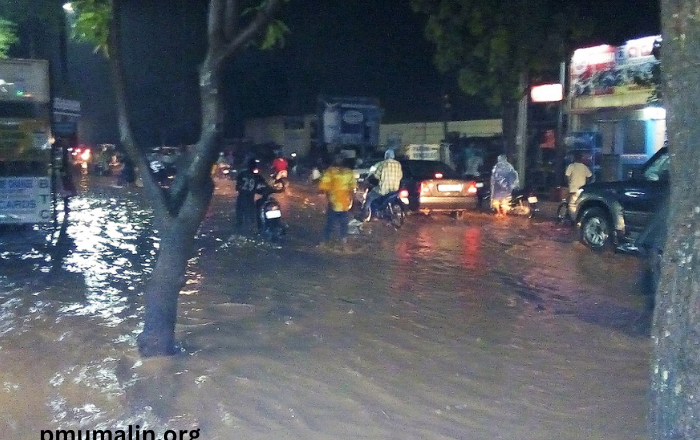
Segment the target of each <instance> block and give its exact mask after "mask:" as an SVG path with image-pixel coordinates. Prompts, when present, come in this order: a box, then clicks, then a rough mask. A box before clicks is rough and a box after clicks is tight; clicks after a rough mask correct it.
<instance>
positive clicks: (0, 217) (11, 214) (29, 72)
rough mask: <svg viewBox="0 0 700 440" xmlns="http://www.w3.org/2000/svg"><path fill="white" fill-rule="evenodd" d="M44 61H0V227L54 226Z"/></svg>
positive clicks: (53, 180)
mask: <svg viewBox="0 0 700 440" xmlns="http://www.w3.org/2000/svg"><path fill="white" fill-rule="evenodd" d="M51 116H52V108H51V99H50V88H49V66H48V61H46V60H33V59H32V60H25V59H6V60H0V225H22V224H40V223H49V222H52V221H53V222H55V220H56V203H55V201H56V199H55V188H56V183H57V176H56V155H57V154H56V147H55V146H54V145H53V142H52V138H51V120H52V117H51Z"/></svg>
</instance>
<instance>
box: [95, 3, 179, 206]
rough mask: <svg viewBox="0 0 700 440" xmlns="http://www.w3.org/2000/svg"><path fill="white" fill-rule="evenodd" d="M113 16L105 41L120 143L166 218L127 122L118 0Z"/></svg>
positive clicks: (165, 203) (164, 202) (163, 199)
mask: <svg viewBox="0 0 700 440" xmlns="http://www.w3.org/2000/svg"><path fill="white" fill-rule="evenodd" d="M110 6H111V11H112V15H111V17H110V20H109V33H108V40H107V51H108V54H109V67H110V74H111V76H112V83H113V84H114V92H115V99H116V102H117V110H118V111H117V113H118V118H119V140H120V142H121V145H122V147H124V149H125V150H126V154H127V156H128V157H129V158H130V159H131V160H132V161H133V162H134V165H135V166H136V167H138V169H139V175H140V176H141V180H142V181H143V183H144V188H145V190H146V193H147V195H148V198H149V199H150V200H151V201H152V203H153V210H154V211H155V212H156V215H157V216H158V215H159V214H160V217H161V218H165V214H166V213H167V212H168V200H167V196H166V195H165V194H164V193H163V191H161V189H160V186H159V185H158V183H157V182H156V181H155V178H154V177H153V174H152V173H151V172H150V169H149V164H148V161H147V160H146V156H145V155H144V154H143V153H142V151H141V149H140V148H139V147H138V146H137V144H136V140H135V138H134V135H133V130H132V129H131V125H130V123H129V117H128V114H129V110H128V106H127V102H126V80H125V78H124V69H123V68H122V63H121V40H120V36H121V34H120V30H121V0H110Z"/></svg>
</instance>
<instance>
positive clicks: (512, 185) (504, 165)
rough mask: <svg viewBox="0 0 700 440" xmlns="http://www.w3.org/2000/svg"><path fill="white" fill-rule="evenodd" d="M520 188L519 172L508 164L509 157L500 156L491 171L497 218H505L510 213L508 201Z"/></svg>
mask: <svg viewBox="0 0 700 440" xmlns="http://www.w3.org/2000/svg"><path fill="white" fill-rule="evenodd" d="M519 186H520V184H519V181H518V172H517V171H515V168H514V167H513V165H511V164H510V162H508V156H506V155H505V154H501V155H499V156H498V161H497V162H496V165H494V167H493V170H492V171H491V206H492V207H493V209H494V210H496V215H497V216H499V217H500V216H503V215H505V214H506V213H507V212H508V201H509V200H510V198H511V195H512V194H513V190H514V189H516V188H518V187H519Z"/></svg>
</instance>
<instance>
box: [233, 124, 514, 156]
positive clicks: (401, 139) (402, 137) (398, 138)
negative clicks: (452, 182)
mask: <svg viewBox="0 0 700 440" xmlns="http://www.w3.org/2000/svg"><path fill="white" fill-rule="evenodd" d="M315 121H316V116H315V115H304V116H300V117H295V118H291V117H286V116H272V117H268V118H257V119H247V120H246V121H245V125H244V126H245V137H246V138H247V139H248V140H250V141H251V142H252V143H254V144H264V143H270V142H274V143H276V144H279V145H282V146H283V147H284V152H285V154H290V153H292V152H296V153H297V154H299V155H301V156H304V155H306V154H307V153H308V152H309V146H310V144H311V135H312V128H311V126H312V123H315ZM444 130H445V127H444V123H443V122H411V123H405V124H381V125H380V127H379V144H380V145H382V146H392V147H394V148H398V147H400V146H404V145H409V144H439V143H440V142H441V141H442V140H443V139H444V137H445V131H444ZM447 130H448V131H449V132H450V133H459V135H461V136H465V137H492V136H499V135H501V134H502V133H503V125H502V123H501V120H500V119H484V120H474V121H449V122H448V123H447Z"/></svg>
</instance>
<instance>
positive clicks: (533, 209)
mask: <svg viewBox="0 0 700 440" xmlns="http://www.w3.org/2000/svg"><path fill="white" fill-rule="evenodd" d="M528 205H529V208H530V213H529V214H528V216H527V218H534V217H535V213H536V212H537V211H538V209H537V205H535V204H530V203H528Z"/></svg>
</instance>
